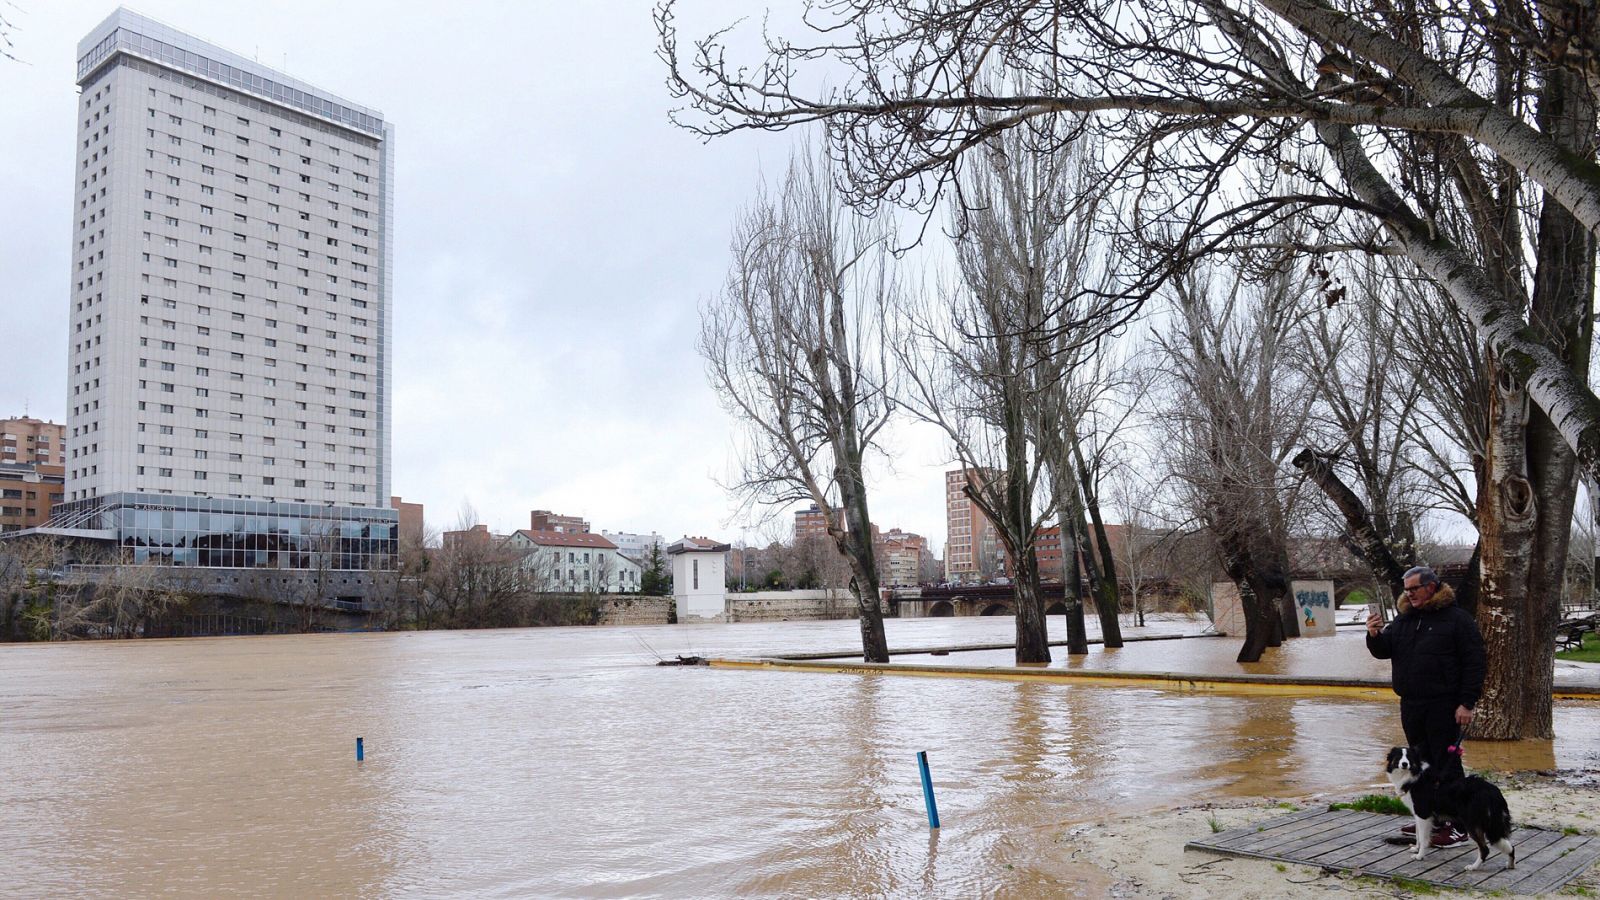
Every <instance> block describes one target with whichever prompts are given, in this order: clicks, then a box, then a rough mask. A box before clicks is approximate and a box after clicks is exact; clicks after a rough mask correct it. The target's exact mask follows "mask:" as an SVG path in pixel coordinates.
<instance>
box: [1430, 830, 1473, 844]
mask: <svg viewBox="0 0 1600 900" xmlns="http://www.w3.org/2000/svg"><path fill="white" fill-rule="evenodd" d="M1466 842H1467V836H1466V835H1465V834H1462V833H1461V832H1460V831H1458V830H1456V829H1455V828H1454V827H1453V826H1452V827H1450V828H1441V829H1439V830H1438V831H1435V832H1434V833H1433V840H1432V841H1430V842H1429V846H1432V847H1459V846H1461V845H1462V844H1465V843H1466Z"/></svg>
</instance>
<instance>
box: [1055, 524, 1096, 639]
mask: <svg viewBox="0 0 1600 900" xmlns="http://www.w3.org/2000/svg"><path fill="white" fill-rule="evenodd" d="M1061 568H1062V570H1063V572H1064V573H1065V574H1066V576H1067V577H1066V579H1065V580H1064V581H1063V582H1062V591H1061V593H1062V602H1063V603H1065V605H1066V607H1067V614H1066V615H1067V655H1068V656H1082V655H1084V654H1085V653H1088V652H1089V635H1088V632H1087V629H1085V628H1084V622H1083V597H1084V591H1083V571H1082V570H1081V569H1079V568H1078V532H1077V522H1076V521H1075V520H1070V519H1069V518H1068V517H1067V516H1062V517H1061Z"/></svg>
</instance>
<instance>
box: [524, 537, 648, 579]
mask: <svg viewBox="0 0 1600 900" xmlns="http://www.w3.org/2000/svg"><path fill="white" fill-rule="evenodd" d="M506 546H507V547H509V548H510V549H512V550H514V551H517V552H520V553H522V554H523V557H522V563H521V565H522V569H523V571H525V572H526V573H528V576H529V577H530V578H531V579H533V582H534V589H535V590H538V591H546V592H551V593H569V592H570V593H597V594H633V593H638V591H639V586H640V578H641V576H642V575H643V572H642V570H641V569H640V567H639V564H638V563H636V562H634V561H633V560H631V559H629V558H627V557H626V556H623V555H622V554H621V553H618V552H617V545H616V544H613V543H611V542H610V541H609V540H606V538H605V536H604V535H599V534H590V533H587V532H569V531H533V530H531V529H525V530H522V531H518V532H516V533H515V534H512V535H510V536H509V537H508V538H507V539H506Z"/></svg>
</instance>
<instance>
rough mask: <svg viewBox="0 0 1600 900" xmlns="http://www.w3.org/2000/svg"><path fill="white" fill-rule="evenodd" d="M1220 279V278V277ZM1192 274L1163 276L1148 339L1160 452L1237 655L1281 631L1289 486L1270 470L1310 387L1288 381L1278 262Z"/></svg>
mask: <svg viewBox="0 0 1600 900" xmlns="http://www.w3.org/2000/svg"><path fill="white" fill-rule="evenodd" d="M1230 274H1232V273H1230ZM1223 280H1226V279H1220V278H1217V277H1215V276H1214V275H1213V273H1211V272H1209V271H1206V270H1198V271H1196V272H1194V273H1192V274H1191V276H1189V277H1188V278H1185V279H1181V280H1179V281H1177V282H1175V283H1174V288H1175V290H1174V295H1175V301H1176V302H1175V306H1176V310H1175V314H1174V317H1173V323H1172V326H1171V328H1170V329H1169V330H1168V331H1167V332H1165V333H1162V334H1158V340H1159V342H1160V345H1161V348H1162V351H1163V355H1164V359H1165V362H1166V364H1167V367H1168V372H1169V374H1170V376H1171V377H1172V379H1173V380H1174V393H1173V394H1172V395H1171V397H1169V400H1168V402H1169V408H1168V410H1167V419H1168V421H1169V423H1170V425H1171V427H1172V433H1171V434H1170V435H1169V436H1168V437H1167V438H1166V440H1165V441H1164V448H1165V451H1166V453H1167V455H1168V458H1169V460H1170V463H1171V465H1172V466H1173V470H1174V472H1175V473H1176V475H1177V477H1178V478H1179V479H1180V480H1181V482H1182V483H1183V485H1184V488H1185V493H1186V495H1187V500H1188V503H1189V505H1190V509H1191V511H1192V512H1193V514H1194V515H1195V516H1197V517H1198V518H1199V519H1200V521H1202V522H1204V523H1205V524H1206V527H1207V528H1208V529H1209V530H1210V532H1211V534H1212V535H1213V537H1214V538H1215V539H1216V542H1217V547H1218V549H1219V552H1220V556H1221V558H1222V562H1223V569H1224V570H1225V571H1226V572H1227V573H1228V577H1229V578H1230V579H1232V580H1233V581H1234V583H1235V584H1236V585H1237V586H1238V588H1239V596H1240V599H1241V600H1242V601H1243V603H1244V608H1245V618H1246V624H1245V629H1246V631H1245V640H1244V644H1243V646H1242V647H1241V648H1240V651H1239V661H1240V662H1254V661H1256V660H1258V659H1260V657H1261V653H1262V651H1263V650H1264V649H1265V648H1266V647H1268V646H1275V645H1277V644H1278V643H1279V641H1280V640H1281V639H1282V638H1283V637H1284V636H1293V635H1294V634H1297V633H1298V631H1296V630H1291V629H1293V628H1294V626H1295V624H1296V622H1297V618H1296V616H1295V610H1294V606H1293V603H1294V600H1293V596H1292V594H1291V592H1290V590H1289V553H1288V538H1289V522H1290V517H1291V511H1290V509H1289V502H1288V501H1289V497H1290V486H1289V485H1287V484H1285V478H1284V474H1283V472H1282V467H1283V465H1284V463H1285V462H1286V460H1287V457H1288V454H1289V453H1290V452H1291V451H1292V449H1293V446H1294V444H1295V443H1296V442H1298V441H1299V439H1300V434H1301V431H1302V429H1303V428H1304V425H1305V420H1306V418H1307V416H1308V414H1309V411H1310V408H1311V397H1312V393H1311V391H1310V390H1309V389H1308V388H1306V386H1304V385H1303V384H1302V383H1299V382H1297V380H1296V379H1294V378H1292V377H1291V376H1292V369H1291V368H1290V366H1289V361H1290V360H1291V359H1293V358H1295V357H1297V356H1298V355H1300V354H1301V353H1302V352H1303V348H1300V347H1297V346H1296V340H1297V329H1296V328H1295V322H1296V311H1297V309H1298V303H1297V299H1296V298H1297V294H1298V293H1299V292H1300V290H1301V288H1302V286H1301V285H1299V284H1297V283H1296V280H1295V278H1294V277H1293V275H1292V274H1291V273H1289V272H1288V271H1287V270H1286V269H1280V270H1279V271H1278V272H1277V275H1276V277H1274V278H1272V279H1270V280H1269V281H1267V282H1265V283H1262V284H1253V283H1250V282H1246V281H1243V280H1238V279H1234V280H1233V283H1232V284H1231V285H1224V284H1221V283H1220V282H1221V281H1223Z"/></svg>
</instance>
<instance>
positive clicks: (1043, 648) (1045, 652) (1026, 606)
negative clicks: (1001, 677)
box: [1013, 546, 1050, 663]
mask: <svg viewBox="0 0 1600 900" xmlns="http://www.w3.org/2000/svg"><path fill="white" fill-rule="evenodd" d="M1013 587H1014V588H1015V594H1016V598H1017V662H1018V663H1047V662H1049V661H1050V639H1049V637H1048V636H1047V632H1046V625H1045V617H1044V599H1043V598H1042V597H1040V596H1039V557H1038V555H1037V554H1035V553H1034V551H1033V547H1032V546H1029V547H1027V548H1025V549H1024V550H1023V552H1022V554H1021V555H1020V556H1019V557H1017V579H1016V582H1015V584H1014V585H1013Z"/></svg>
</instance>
